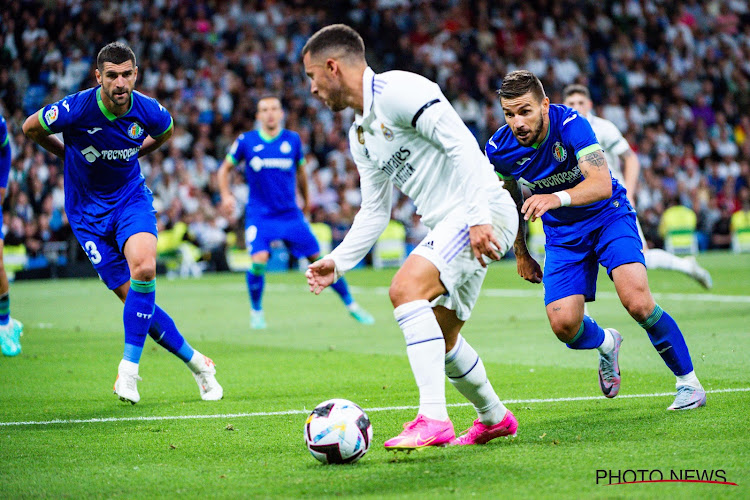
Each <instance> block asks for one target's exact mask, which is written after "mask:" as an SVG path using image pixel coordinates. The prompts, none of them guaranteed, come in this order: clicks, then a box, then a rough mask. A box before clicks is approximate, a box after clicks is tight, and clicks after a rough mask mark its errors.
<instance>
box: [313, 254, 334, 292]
mask: <svg viewBox="0 0 750 500" xmlns="http://www.w3.org/2000/svg"><path fill="white" fill-rule="evenodd" d="M305 277H306V278H307V284H308V285H310V291H311V292H313V293H314V294H315V295H320V292H322V291H323V290H325V288H326V287H329V286H331V285H332V284H333V282H334V281H335V279H336V263H335V262H333V259H320V260H318V261H316V262H313V263H312V264H310V265H309V266H307V271H305Z"/></svg>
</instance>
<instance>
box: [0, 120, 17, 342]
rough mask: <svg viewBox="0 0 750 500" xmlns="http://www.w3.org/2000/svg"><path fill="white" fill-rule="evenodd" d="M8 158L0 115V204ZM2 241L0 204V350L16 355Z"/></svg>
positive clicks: (3, 193) (14, 328)
mask: <svg viewBox="0 0 750 500" xmlns="http://www.w3.org/2000/svg"><path fill="white" fill-rule="evenodd" d="M10 159H11V156H10V137H8V125H7V124H6V123H5V118H3V117H2V116H0V205H2V202H3V199H4V198H5V189H6V188H7V187H8V175H9V174H10ZM4 242H5V235H4V234H3V211H2V207H1V206H0V350H2V353H3V355H5V356H18V355H19V354H21V334H22V329H23V325H22V324H21V323H20V322H19V321H17V320H15V319H13V318H11V317H10V295H9V290H10V286H9V285H8V275H7V274H6V273H5V265H4V264H3V247H4Z"/></svg>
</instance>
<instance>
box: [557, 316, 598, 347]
mask: <svg viewBox="0 0 750 500" xmlns="http://www.w3.org/2000/svg"><path fill="white" fill-rule="evenodd" d="M602 342H604V330H602V327H600V326H599V325H597V324H596V321H594V320H593V319H592V318H591V317H589V316H584V317H583V321H581V328H579V329H578V333H577V334H576V336H575V337H573V340H571V341H570V342H568V343H567V344H565V345H567V346H568V347H569V348H571V349H596V348H597V347H599V346H600V345H602Z"/></svg>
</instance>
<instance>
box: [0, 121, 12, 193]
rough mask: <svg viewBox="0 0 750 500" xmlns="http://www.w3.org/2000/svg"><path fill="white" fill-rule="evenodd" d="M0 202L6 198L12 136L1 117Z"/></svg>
mask: <svg viewBox="0 0 750 500" xmlns="http://www.w3.org/2000/svg"><path fill="white" fill-rule="evenodd" d="M0 131H1V132H0V203H2V202H3V200H5V188H7V187H8V176H9V175H10V160H11V158H10V137H9V136H8V129H7V127H6V125H5V120H3V119H2V118H0Z"/></svg>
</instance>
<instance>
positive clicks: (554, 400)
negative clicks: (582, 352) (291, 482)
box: [0, 387, 750, 427]
mask: <svg viewBox="0 0 750 500" xmlns="http://www.w3.org/2000/svg"><path fill="white" fill-rule="evenodd" d="M748 391H750V387H739V388H735V389H712V390H708V391H706V392H708V393H710V394H718V393H724V392H748ZM662 396H674V393H673V392H657V393H652V394H624V395H622V396H619V397H618V399H623V398H655V397H662ZM597 399H607V398H605V397H604V396H579V397H571V398H548V399H507V400H504V401H503V403H505V404H530V403H559V402H565V401H592V400H597ZM470 405H471V403H450V404H448V405H447V406H449V407H458V406H470ZM417 409H419V406H384V407H381V408H365V411H366V412H370V413H372V412H378V411H395V410H417ZM310 411H312V410H284V411H265V412H264V411H261V412H253V413H222V414H219V415H165V416H152V417H106V418H88V419H72V420H62V419H55V420H38V421H26V422H0V427H10V426H24V425H52V424H97V423H102V422H153V421H158V420H201V419H209V418H245V417H274V416H281V415H307V414H308V413H310Z"/></svg>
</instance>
